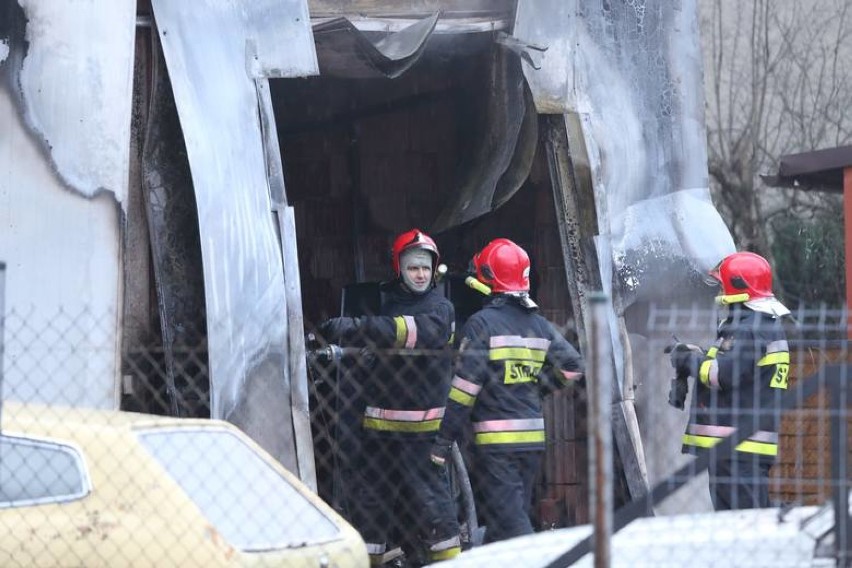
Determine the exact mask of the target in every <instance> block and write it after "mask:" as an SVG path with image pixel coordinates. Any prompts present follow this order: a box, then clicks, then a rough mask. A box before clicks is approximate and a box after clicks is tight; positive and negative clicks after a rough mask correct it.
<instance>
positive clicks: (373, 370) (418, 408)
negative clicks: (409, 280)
mask: <svg viewBox="0 0 852 568" xmlns="http://www.w3.org/2000/svg"><path fill="white" fill-rule="evenodd" d="M336 321H337V325H336V326H335V328H336V330H337V331H336V333H335V335H337V337H335V338H333V339H334V340H336V341H340V343H341V344H342V345H347V346H357V347H366V348H368V349H369V350H371V351H373V353H374V354H375V357H374V358H373V359H374V361H373V363H372V364H371V366H370V368H369V370H368V372H367V373H365V374H364V376H363V381H364V383H363V385H362V386H363V389H362V398H363V403H364V404H365V408H364V413H363V419H362V426H363V430H364V433H365V434H368V435H373V436H378V437H399V436H405V437H407V436H417V437H423V438H429V437H434V435H435V433H436V432H437V431H438V427H439V426H440V422H441V418H442V417H443V415H444V403H445V401H446V398H447V392H448V390H449V382H450V377H451V376H452V349H451V347H452V345H451V343H452V340H453V332H454V329H455V310H454V309H453V305H452V303H450V301H449V300H447V299H446V298H445V297H444V296H443V295H442V294H441V292H440V291H438V290H437V289H435V288H432V289H431V290H429V291H428V292H425V293H423V294H412V293H410V292H408V291H407V290H406V289H404V288H403V287H402V286H401V285H395V286H393V287H392V288H391V289H390V290H389V291H388V292H387V293H386V294H384V295H383V300H382V306H381V312H380V315H377V316H364V317H358V318H337V320H336Z"/></svg>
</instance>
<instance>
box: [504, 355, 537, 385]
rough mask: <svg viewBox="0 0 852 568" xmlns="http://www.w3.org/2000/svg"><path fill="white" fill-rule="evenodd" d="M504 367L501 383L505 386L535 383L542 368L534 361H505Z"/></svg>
mask: <svg viewBox="0 0 852 568" xmlns="http://www.w3.org/2000/svg"><path fill="white" fill-rule="evenodd" d="M504 365H505V366H506V368H505V369H504V370H503V382H504V383H506V384H507V385H511V384H516V383H531V382H533V381H537V380H538V374H539V372H541V367H542V363H536V362H535V361H506V362H505V363H504Z"/></svg>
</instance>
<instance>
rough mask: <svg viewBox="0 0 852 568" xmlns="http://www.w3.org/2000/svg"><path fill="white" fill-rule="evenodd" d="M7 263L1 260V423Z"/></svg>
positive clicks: (0, 414)
mask: <svg viewBox="0 0 852 568" xmlns="http://www.w3.org/2000/svg"><path fill="white" fill-rule="evenodd" d="M5 300H6V263H5V262H0V424H2V422H3V366H4V363H3V360H4V358H3V353H4V351H5V345H6V344H5V338H6V332H5V330H4V328H3V326H4V324H5V323H6V304H5Z"/></svg>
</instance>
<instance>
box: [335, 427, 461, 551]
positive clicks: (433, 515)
mask: <svg viewBox="0 0 852 568" xmlns="http://www.w3.org/2000/svg"><path fill="white" fill-rule="evenodd" d="M431 447H432V440H431V439H427V438H413V437H412V439H378V438H375V439H370V438H367V439H364V440H363V444H362V448H361V449H362V452H363V454H362V456H361V459H360V460H359V462H360V466H359V468H358V470H357V472H356V483H355V484H354V487H353V489H354V495H353V496H352V497H353V510H352V511H351V516H352V521H353V524H354V525H355V527H356V528H357V529H358V531H359V532H360V533H361V536H362V537H363V538H364V541H365V542H366V543H367V550H368V552H370V553H371V555H373V556H378V555H381V554H382V553H383V552H384V551H385V550H386V547H387V545H388V543H389V541H390V540H393V541H394V543H395V544H401V543H400V540H402V541H405V540H406V538H411V537H412V536H413V537H414V538H415V539H417V538H419V540H420V541H421V542H422V543H424V544H425V545H426V547H427V548H428V549H429V550H428V551H427V554H428V556H429V557H430V559H432V560H437V559H441V558H443V557H445V555H447V554H453V553H457V552H458V550H459V546H460V543H459V522H458V513H457V509H456V505H455V502H454V500H453V498H452V496H451V493H450V481H449V473H448V471H447V468H446V467H439V466H436V465H434V464H433V463H432V462H431V460H430V459H429V454H430V450H431ZM396 533H399V534H396Z"/></svg>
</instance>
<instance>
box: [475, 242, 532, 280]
mask: <svg viewBox="0 0 852 568" xmlns="http://www.w3.org/2000/svg"><path fill="white" fill-rule="evenodd" d="M473 266H474V269H475V270H476V278H477V280H479V281H480V282H482V283H483V284H486V285H488V287H489V288H491V291H492V292H495V293H500V292H528V291H529V289H530V257H529V255H527V251H525V250H524V249H522V248H521V247H519V246H518V245H516V244H515V243H513V242H512V241H510V240H509V239H494V240H493V241H491V242H490V243H488V244H487V245H485V248H484V249H482V250H481V251H480V252H479V253H477V254H475V255H474V256H473Z"/></svg>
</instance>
